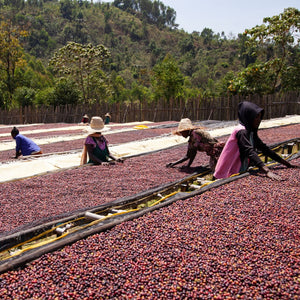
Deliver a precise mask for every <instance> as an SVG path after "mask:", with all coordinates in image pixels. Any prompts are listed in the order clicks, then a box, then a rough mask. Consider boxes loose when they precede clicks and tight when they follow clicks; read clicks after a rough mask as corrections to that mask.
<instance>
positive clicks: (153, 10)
mask: <svg viewBox="0 0 300 300" xmlns="http://www.w3.org/2000/svg"><path fill="white" fill-rule="evenodd" d="M0 9H1V17H0V21H1V26H0V39H1V42H4V41H7V39H11V40H10V42H13V43H14V44H13V47H14V49H15V51H14V53H10V54H8V52H5V51H4V50H5V47H3V49H2V50H1V51H0V82H1V84H0V107H1V108H4V109H9V108H12V107H24V106H26V105H42V104H44V105H59V104H64V103H69V104H73V103H74V104H76V103H79V102H83V103H94V102H97V101H99V100H100V99H101V100H103V99H105V100H106V101H108V102H109V101H110V102H117V101H155V100H156V99H157V98H159V97H161V98H164V99H165V101H167V102H168V103H172V101H171V100H172V99H174V98H178V97H182V98H183V99H187V98H189V97H211V96H214V97H215V96H224V95H231V94H242V95H247V94H254V93H258V94H266V93H273V92H275V91H288V90H299V80H300V79H299V78H300V64H299V58H300V49H299V40H297V39H292V40H291V37H293V36H294V35H293V34H296V35H297V33H299V28H300V25H299V24H300V21H299V20H300V17H299V11H298V10H296V9H289V10H288V11H287V12H285V13H283V15H282V16H276V17H275V18H270V17H269V18H267V19H266V20H265V21H266V22H267V23H266V24H263V25H262V26H258V27H256V28H253V29H250V30H248V31H246V33H240V34H239V35H238V36H237V37H231V38H228V37H226V36H225V35H224V33H214V32H213V31H212V30H211V29H209V28H205V29H204V30H203V31H202V32H193V33H192V34H188V33H186V32H185V31H183V30H178V29H177V27H178V25H177V24H176V12H175V11H174V10H173V9H172V8H170V7H167V6H165V5H164V4H163V2H160V1H151V0H115V1H114V2H113V3H111V4H109V3H101V2H100V1H99V2H96V1H95V0H94V1H86V0H85V1H84V0H60V1H58V0H27V1H24V0H0ZM276 22H277V23H276ZM288 22H289V23H288ZM268 26H269V27H270V28H269V27H268ZM271 26H273V27H272V28H271ZM280 26H281V27H280ZM284 26H285V27H284ZM269 29H270V30H269ZM268 30H269V32H268ZM292 30H293V32H292ZM297 30H298V31H297ZM270 32H271V33H273V36H271V35H270ZM276 32H277V33H278V35H277V36H276V34H274V33H276ZM7 33H9V34H7ZM8 37H9V38H8ZM12 37H13V38H14V39H12ZM280 37H281V39H280ZM283 37H285V39H284V38H283ZM70 43H72V45H76V47H77V48H78V47H79V48H85V47H87V45H90V47H91V48H92V50H93V51H95V49H97V47H104V48H103V49H105V51H107V55H105V57H102V58H101V63H99V67H98V68H93V69H92V68H91V66H86V68H91V69H88V70H87V71H88V72H90V73H88V74H89V75H88V76H86V77H85V78H83V80H82V82H81V84H79V82H78V81H76V78H77V77H78V76H77V75H79V72H81V73H82V68H83V66H80V67H79V66H77V67H78V68H77V70H76V69H73V70H72V72H73V73H72V72H71V73H69V76H68V75H67V73H68V72H66V69H65V68H66V67H65V65H63V64H60V63H61V62H60V63H59V62H57V64H56V65H55V66H54V65H53V64H51V63H50V62H53V60H54V59H55V58H56V55H57V54H59V53H60V52H61V51H62V50H61V49H65V48H66V47H69V46H68V45H70ZM74 47H75V46H74ZM7 49H8V48H7ZM70 53H71V52H70ZM283 54H284V55H283ZM71 55H72V54H69V58H70V59H71ZM7 58H9V60H7ZM11 63H13V64H14V65H13V67H11ZM49 63H50V64H49ZM95 63H96V61H95ZM97 64H98V63H97ZM8 65H9V66H10V69H9V71H8V68H7V66H8ZM58 66H60V70H59V68H58ZM94 66H95V65H94ZM97 66H98V65H97ZM57 68H58V69H57ZM80 68H81V69H80ZM167 69H169V70H172V71H170V72H166V70H167ZM85 71H86V70H85ZM164 71H165V72H164ZM74 72H75V73H74ZM74 74H75V75H74ZM170 101H171V102H170Z"/></svg>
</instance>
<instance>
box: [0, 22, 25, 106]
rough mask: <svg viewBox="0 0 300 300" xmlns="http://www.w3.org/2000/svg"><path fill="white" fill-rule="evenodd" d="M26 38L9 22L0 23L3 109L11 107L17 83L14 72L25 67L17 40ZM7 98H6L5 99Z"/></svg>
mask: <svg viewBox="0 0 300 300" xmlns="http://www.w3.org/2000/svg"><path fill="white" fill-rule="evenodd" d="M25 36H27V32H26V31H23V30H21V29H20V28H19V27H16V26H14V25H13V24H12V23H11V22H9V21H8V22H4V21H2V22H1V23H0V45H1V47H0V79H1V81H2V82H3V83H4V84H3V85H2V88H4V90H3V92H2V95H6V96H5V99H3V105H4V107H5V108H9V106H10V105H11V100H12V95H13V93H14V90H15V88H16V87H17V83H16V81H15V72H16V69H17V68H18V67H21V66H24V65H26V61H25V59H24V49H23V47H22V46H21V44H20V41H19V39H20V38H21V37H25ZM7 96H8V98H7Z"/></svg>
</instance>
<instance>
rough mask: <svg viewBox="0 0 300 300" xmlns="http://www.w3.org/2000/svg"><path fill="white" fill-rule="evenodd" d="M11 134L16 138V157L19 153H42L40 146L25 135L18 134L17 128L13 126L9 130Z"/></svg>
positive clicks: (25, 154)
mask: <svg viewBox="0 0 300 300" xmlns="http://www.w3.org/2000/svg"><path fill="white" fill-rule="evenodd" d="M11 136H12V138H13V139H15V140H16V156H15V158H18V157H19V156H20V155H23V156H27V155H36V154H42V151H41V148H40V147H39V146H38V145H37V144H36V143H35V142H33V141H32V140H31V139H29V138H27V137H26V136H24V135H22V134H19V130H18V128H16V127H14V128H13V129H12V131H11Z"/></svg>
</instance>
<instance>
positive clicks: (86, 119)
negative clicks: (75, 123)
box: [80, 114, 90, 125]
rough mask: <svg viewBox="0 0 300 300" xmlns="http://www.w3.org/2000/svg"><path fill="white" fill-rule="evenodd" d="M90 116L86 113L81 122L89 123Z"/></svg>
mask: <svg viewBox="0 0 300 300" xmlns="http://www.w3.org/2000/svg"><path fill="white" fill-rule="evenodd" d="M89 119H90V118H89V116H88V115H87V114H85V115H84V116H83V117H82V120H81V123H80V124H84V125H89Z"/></svg>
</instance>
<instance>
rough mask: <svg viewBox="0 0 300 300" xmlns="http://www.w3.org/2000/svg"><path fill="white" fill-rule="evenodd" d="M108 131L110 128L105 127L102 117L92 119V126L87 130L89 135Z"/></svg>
mask: <svg viewBox="0 0 300 300" xmlns="http://www.w3.org/2000/svg"><path fill="white" fill-rule="evenodd" d="M106 130H109V128H107V127H105V126H104V122H103V120H102V118H101V117H92V119H91V123H90V126H89V128H87V131H88V133H89V134H92V133H96V132H101V131H106Z"/></svg>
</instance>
